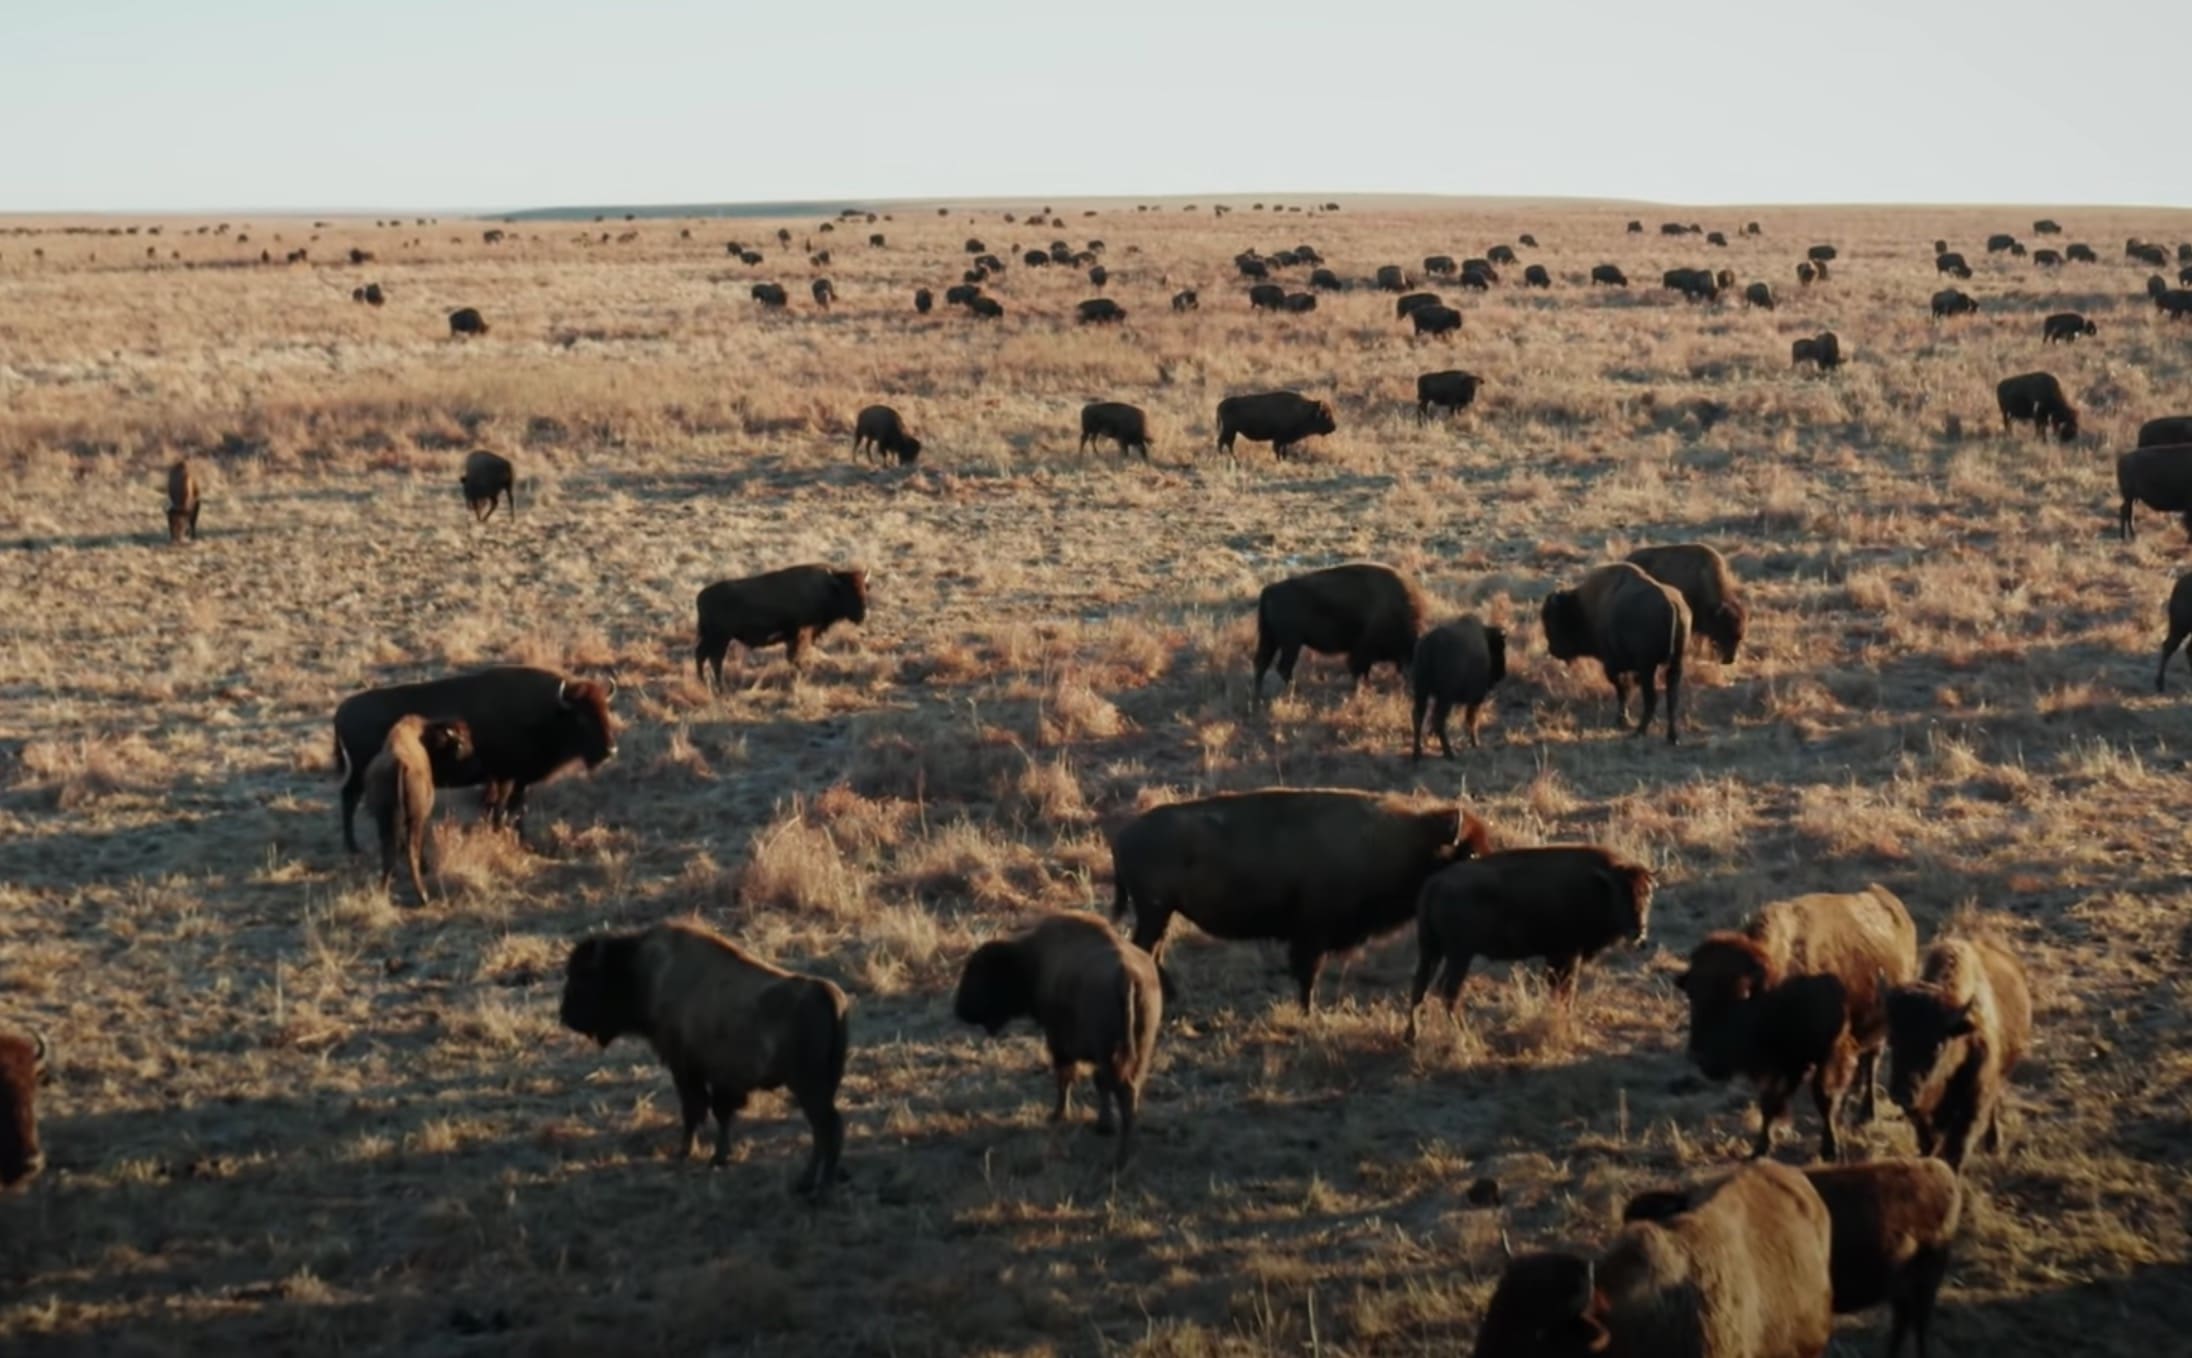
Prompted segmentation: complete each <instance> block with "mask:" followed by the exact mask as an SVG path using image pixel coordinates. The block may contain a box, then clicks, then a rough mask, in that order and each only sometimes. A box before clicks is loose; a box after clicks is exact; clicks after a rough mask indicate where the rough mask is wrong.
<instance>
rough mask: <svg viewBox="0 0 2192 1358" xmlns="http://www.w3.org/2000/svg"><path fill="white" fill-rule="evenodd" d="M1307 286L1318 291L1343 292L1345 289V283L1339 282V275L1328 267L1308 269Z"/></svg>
mask: <svg viewBox="0 0 2192 1358" xmlns="http://www.w3.org/2000/svg"><path fill="white" fill-rule="evenodd" d="M1309 286H1310V287H1312V288H1316V289H1317V290H1318V291H1320V292H1344V291H1346V290H1347V284H1345V283H1343V282H1341V281H1340V276H1339V275H1338V274H1336V273H1334V272H1332V271H1331V270H1330V269H1312V270H1310V271H1309Z"/></svg>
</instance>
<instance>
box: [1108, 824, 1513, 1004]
mask: <svg viewBox="0 0 2192 1358" xmlns="http://www.w3.org/2000/svg"><path fill="white" fill-rule="evenodd" d="M1490 842H1491V841H1490V835H1489V833H1488V832H1487V831H1486V830H1485V828H1484V822H1483V821H1481V820H1478V819H1477V818H1476V817H1475V816H1473V815H1471V814H1469V813H1468V812H1466V811H1463V810H1462V809H1461V808H1460V807H1458V806H1452V805H1447V806H1426V805H1419V804H1415V803H1410V802H1405V801H1401V800H1399V799H1395V798H1387V797H1380V796H1378V795H1376V794H1374V793H1369V792H1352V791H1342V790H1337V789H1294V788H1285V789H1278V788H1273V789H1266V790H1263V791H1259V792H1234V793H1226V794H1223V795H1220V796H1216V797H1205V798H1202V799H1201V800H1199V801H1190V802H1175V803H1173V804H1172V805H1170V806H1160V807H1157V808H1155V809H1154V810H1151V811H1146V812H1144V813H1143V814H1141V815H1140V816H1137V817H1136V818H1135V819H1134V820H1133V821H1131V822H1130V823H1128V824H1127V825H1126V826H1125V828H1123V829H1121V830H1120V831H1119V833H1118V834H1117V835H1116V836H1115V837H1114V838H1113V839H1112V841H1111V865H1112V872H1113V874H1114V876H1115V877H1116V879H1117V882H1118V888H1117V891H1118V894H1117V898H1116V903H1115V906H1114V917H1115V918H1124V917H1125V916H1126V914H1127V912H1128V911H1129V910H1130V909H1131V910H1132V911H1133V913H1134V943H1135V946H1136V947H1139V948H1143V949H1146V950H1147V951H1148V952H1149V954H1150V955H1151V956H1152V957H1153V958H1158V959H1159V960H1161V959H1162V956H1163V947H1164V935H1165V926H1166V925H1168V924H1170V923H1171V922H1172V917H1173V916H1174V915H1176V914H1177V915H1184V916H1186V917H1187V918H1188V919H1189V920H1191V921H1192V922H1194V923H1195V924H1196V925H1197V926H1198V927H1199V928H1201V929H1202V931H1203V932H1204V933H1206V934H1209V935H1211V936H1212V937H1214V938H1222V939H1228V940H1233V941H1246V940H1252V939H1281V940H1284V941H1285V942H1286V945H1287V962H1288V967H1289V969H1290V970H1291V971H1292V973H1293V976H1294V981H1295V983H1296V985H1297V986H1298V987H1299V988H1300V992H1301V1002H1302V1008H1303V1009H1305V1010H1313V1009H1314V1008H1315V1007H1316V993H1317V974H1318V972H1320V971H1321V970H1322V969H1323V967H1324V959H1325V956H1326V955H1327V954H1329V953H1335V952H1346V951H1349V950H1351V949H1354V948H1357V947H1360V946H1361V945H1362V944H1363V943H1365V942H1367V941H1368V940H1370V939H1372V938H1376V937H1380V936H1382V935H1384V934H1389V933H1391V932H1392V931H1393V930H1395V929H1398V928H1400V927H1401V926H1402V925H1404V924H1406V923H1408V921H1409V920H1411V919H1413V918H1414V916H1415V907H1416V896H1417V893H1419V892H1420V891H1421V890H1422V889H1423V883H1424V879H1426V878H1428V877H1429V876H1430V875H1431V874H1432V873H1434V872H1436V871H1438V870H1439V869H1440V868H1442V867H1444V866H1446V865H1447V864H1448V863H1452V862H1456V861H1458V860H1460V859H1464V858H1468V857H1471V856H1472V855H1475V854H1480V853H1484V852H1487V851H1488V850H1489V848H1490Z"/></svg>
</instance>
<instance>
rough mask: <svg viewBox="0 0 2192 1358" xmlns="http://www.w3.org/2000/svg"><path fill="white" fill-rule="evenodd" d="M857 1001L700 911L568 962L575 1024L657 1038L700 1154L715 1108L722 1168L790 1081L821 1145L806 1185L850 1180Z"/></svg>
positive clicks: (607, 940) (687, 1147)
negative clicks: (853, 1005) (846, 1110)
mask: <svg viewBox="0 0 2192 1358" xmlns="http://www.w3.org/2000/svg"><path fill="white" fill-rule="evenodd" d="M849 1007H850V1006H849V1004H848V1002H847V1001H846V999H845V992H844V991H842V990H839V989H838V988H837V987H836V986H835V985H833V984H831V983H830V982H828V981H825V980H823V979H821V978H820V977H816V976H801V975H799V974H798V973H796V972H790V971H786V970H785V969H784V968H782V967H779V966H776V965H773V964H772V963H768V962H764V961H762V960H761V959H760V958H758V957H754V956H752V955H751V954H749V953H747V952H746V951H744V950H743V949H741V948H740V947H739V946H738V945H737V944H735V943H733V942H731V941H730V940H729V939H727V938H724V937H722V936H721V935H719V934H716V933H714V932H712V931H710V930H709V929H707V928H705V927H703V926H702V925H701V924H699V923H698V922H697V921H693V922H688V921H682V920H679V921H671V922H668V923H664V924H658V925H656V926H654V927H653V928H651V929H647V930H644V931H642V932H639V933H630V934H607V935H602V936H599V937H595V938H589V939H586V940H585V941H583V942H581V943H579V944H578V945H577V946H576V947H574V948H572V949H571V959H570V962H569V964H568V965H567V966H566V968H565V970H564V979H563V1004H562V1010H561V1017H562V1021H563V1026H564V1027H566V1028H569V1029H570V1030H571V1031H573V1032H575V1033H582V1034H584V1035H585V1036H587V1037H590V1038H592V1039H593V1040H594V1041H596V1042H598V1043H600V1044H601V1045H602V1046H604V1047H606V1046H608V1045H609V1044H610V1043H611V1042H614V1041H615V1040H616V1039H618V1038H620V1037H639V1038H645V1039H646V1041H647V1044H648V1045H649V1046H651V1047H653V1048H654V1049H655V1055H656V1056H658V1057H660V1058H661V1059H662V1064H663V1065H664V1066H666V1067H668V1068H669V1071H670V1078H671V1080H672V1081H673V1082H675V1084H676V1085H677V1099H678V1104H679V1107H680V1110H681V1111H682V1113H683V1115H684V1126H685V1131H684V1139H683V1141H682V1143H681V1149H680V1152H679V1153H680V1154H681V1155H684V1156H686V1157H690V1156H691V1155H692V1153H693V1149H694V1146H695V1143H696V1142H697V1141H698V1139H699V1136H700V1128H701V1125H702V1124H703V1123H705V1122H706V1121H707V1120H708V1114H709V1113H710V1112H713V1113H714V1114H715V1124H716V1136H715V1159H714V1163H715V1164H716V1165H717V1166H722V1165H725V1164H728V1163H730V1158H731V1120H732V1119H733V1118H735V1117H737V1116H738V1113H739V1110H740V1109H742V1108H744V1107H745V1106H746V1099H747V1097H748V1096H749V1095H751V1094H752V1093H753V1092H754V1091H755V1090H757V1089H788V1090H790V1091H791V1095H792V1098H793V1100H794V1101H795V1102H797V1103H798V1105H799V1111H800V1112H801V1113H803V1114H805V1115H806V1119H807V1126H808V1128H809V1129H810V1130H811V1131H812V1133H813V1139H814V1145H813V1149H812V1151H811V1152H810V1153H809V1155H808V1157H807V1167H806V1169H805V1170H804V1171H803V1172H802V1173H801V1174H800V1176H799V1178H798V1180H797V1181H796V1183H795V1184H794V1191H795V1192H799V1193H806V1194H812V1195H814V1196H816V1197H821V1196H824V1195H826V1194H827V1193H828V1192H829V1191H830V1188H831V1186H832V1185H834V1184H835V1183H836V1182H837V1180H838V1178H839V1171H838V1159H839V1157H840V1156H841V1155H842V1154H843V1153H844V1149H845V1119H844V1117H843V1116H842V1115H841V1114H839V1112H838V1111H837V1088H838V1085H839V1084H841V1083H842V1082H843V1080H844V1078H845V1048H846V1039H847V1029H848V1024H847V1023H846V1010H847V1009H848V1008H849Z"/></svg>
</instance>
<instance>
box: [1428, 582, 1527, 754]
mask: <svg viewBox="0 0 2192 1358" xmlns="http://www.w3.org/2000/svg"><path fill="white" fill-rule="evenodd" d="M1506 677H1507V633H1506V632H1505V630H1503V629H1501V628H1498V627H1486V626H1485V625H1484V624H1483V622H1482V621H1480V620H1479V619H1477V618H1474V617H1467V618H1457V619H1455V620H1454V621H1453V622H1449V623H1445V624H1443V625H1441V626H1438V627H1434V628H1432V629H1431V630H1430V631H1428V632H1425V633H1424V634H1423V635H1422V636H1421V637H1420V638H1418V639H1417V641H1416V653H1415V655H1414V656H1413V657H1412V658H1411V659H1410V661H1409V663H1408V696H1409V702H1410V705H1411V714H1410V718H1409V730H1410V732H1411V733H1412V735H1413V737H1414V742H1415V750H1414V753H1413V754H1412V755H1411V756H1410V758H1412V759H1421V758H1423V718H1424V713H1425V711H1426V710H1428V711H1429V713H1430V717H1431V729H1432V730H1434V731H1435V732H1437V733H1438V742H1439V749H1440V751H1441V752H1443V753H1444V754H1445V756H1446V757H1447V758H1448V759H1452V758H1453V757H1454V746H1453V742H1451V741H1449V740H1448V739H1447V738H1446V719H1447V717H1448V716H1449V715H1450V714H1451V713H1452V712H1453V709H1454V704H1456V703H1460V704H1461V707H1462V728H1463V729H1464V730H1465V731H1467V732H1468V735H1469V744H1470V745H1471V746H1472V747H1474V746H1475V745H1476V744H1477V727H1478V725H1479V719H1480V717H1481V714H1482V711H1483V707H1484V700H1485V698H1486V697H1488V696H1489V695H1490V694H1491V691H1492V686H1493V685H1494V684H1497V683H1498V682H1499V681H1500V680H1502V679H1504V678H1506Z"/></svg>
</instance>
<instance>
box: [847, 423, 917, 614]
mask: <svg viewBox="0 0 2192 1358" xmlns="http://www.w3.org/2000/svg"><path fill="white" fill-rule="evenodd" d="M907 442H908V443H911V444H912V445H913V451H914V453H919V452H920V451H921V443H920V441H919V440H918V439H908V440H907ZM906 460H907V461H908V462H911V461H912V460H913V457H912V456H911V455H910V454H909V455H908V456H907V458H906ZM830 574H831V583H832V584H833V585H834V586H835V587H836V595H837V615H838V616H839V617H841V618H843V619H844V620H845V621H847V622H850V623H855V624H858V623H864V622H866V621H867V620H868V573H867V572H866V571H832V572H831V573H830Z"/></svg>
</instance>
